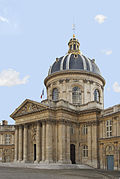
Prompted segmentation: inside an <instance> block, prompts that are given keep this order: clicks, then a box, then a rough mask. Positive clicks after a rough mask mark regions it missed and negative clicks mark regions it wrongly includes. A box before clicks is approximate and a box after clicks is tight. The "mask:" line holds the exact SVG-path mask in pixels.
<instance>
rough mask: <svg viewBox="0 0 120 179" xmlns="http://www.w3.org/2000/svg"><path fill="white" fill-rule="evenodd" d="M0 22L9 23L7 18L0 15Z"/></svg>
mask: <svg viewBox="0 0 120 179" xmlns="http://www.w3.org/2000/svg"><path fill="white" fill-rule="evenodd" d="M0 22H4V23H9V20H8V19H7V18H5V17H2V16H0Z"/></svg>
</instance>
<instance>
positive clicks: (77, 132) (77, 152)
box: [75, 125, 80, 164]
mask: <svg viewBox="0 0 120 179" xmlns="http://www.w3.org/2000/svg"><path fill="white" fill-rule="evenodd" d="M79 153H80V149H79V125H76V154H75V157H76V164H79V163H80V155H79Z"/></svg>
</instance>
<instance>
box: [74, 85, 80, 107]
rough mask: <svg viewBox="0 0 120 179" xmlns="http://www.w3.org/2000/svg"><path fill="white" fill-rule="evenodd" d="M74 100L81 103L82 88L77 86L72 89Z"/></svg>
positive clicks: (75, 102)
mask: <svg viewBox="0 0 120 179" xmlns="http://www.w3.org/2000/svg"><path fill="white" fill-rule="evenodd" d="M72 102H73V104H81V90H80V88H79V87H77V86H75V87H74V88H73V89H72Z"/></svg>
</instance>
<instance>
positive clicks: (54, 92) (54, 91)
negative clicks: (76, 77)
mask: <svg viewBox="0 0 120 179" xmlns="http://www.w3.org/2000/svg"><path fill="white" fill-rule="evenodd" d="M58 98H59V94H58V89H57V88H54V89H53V91H52V100H53V101H57V100H58Z"/></svg>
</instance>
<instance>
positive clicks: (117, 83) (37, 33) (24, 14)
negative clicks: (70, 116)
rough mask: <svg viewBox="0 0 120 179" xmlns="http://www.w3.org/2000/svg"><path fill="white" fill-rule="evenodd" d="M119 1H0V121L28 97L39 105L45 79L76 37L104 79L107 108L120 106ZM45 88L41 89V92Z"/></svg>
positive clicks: (8, 118)
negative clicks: (68, 44) (73, 37)
mask: <svg viewBox="0 0 120 179" xmlns="http://www.w3.org/2000/svg"><path fill="white" fill-rule="evenodd" d="M119 7H120V1H119V0H114V1H113V0H84V1H83V0H74V1H73V0H50V1H49V0H44V1H42V0H0V121H1V120H4V119H5V120H8V121H9V123H14V121H13V120H12V119H11V118H10V117H9V115H10V114H11V113H12V112H13V111H14V110H15V108H17V107H18V106H19V105H20V104H21V103H22V102H23V101H24V100H25V99H26V98H29V99H32V100H36V101H40V95H41V92H42V89H43V87H44V78H45V77H46V76H47V74H48V69H49V67H50V65H51V64H52V63H53V62H54V61H55V59H56V57H60V56H63V55H65V54H66V52H67V50H68V46H67V43H68V41H69V39H70V38H71V37H72V35H73V31H72V24H73V21H74V23H75V26H76V37H77V38H78V39H79V42H80V50H81V51H82V53H83V54H84V55H86V56H87V57H90V58H92V59H93V58H94V59H95V60H96V64H97V65H98V66H99V68H100V71H101V73H102V76H103V77H104V78H105V80H106V86H105V93H104V101H105V108H107V107H110V106H113V105H116V104H119V103H120V77H119V76H120V70H119V67H120V59H119V52H120V20H119V17H120V10H119ZM44 88H45V87H44Z"/></svg>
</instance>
